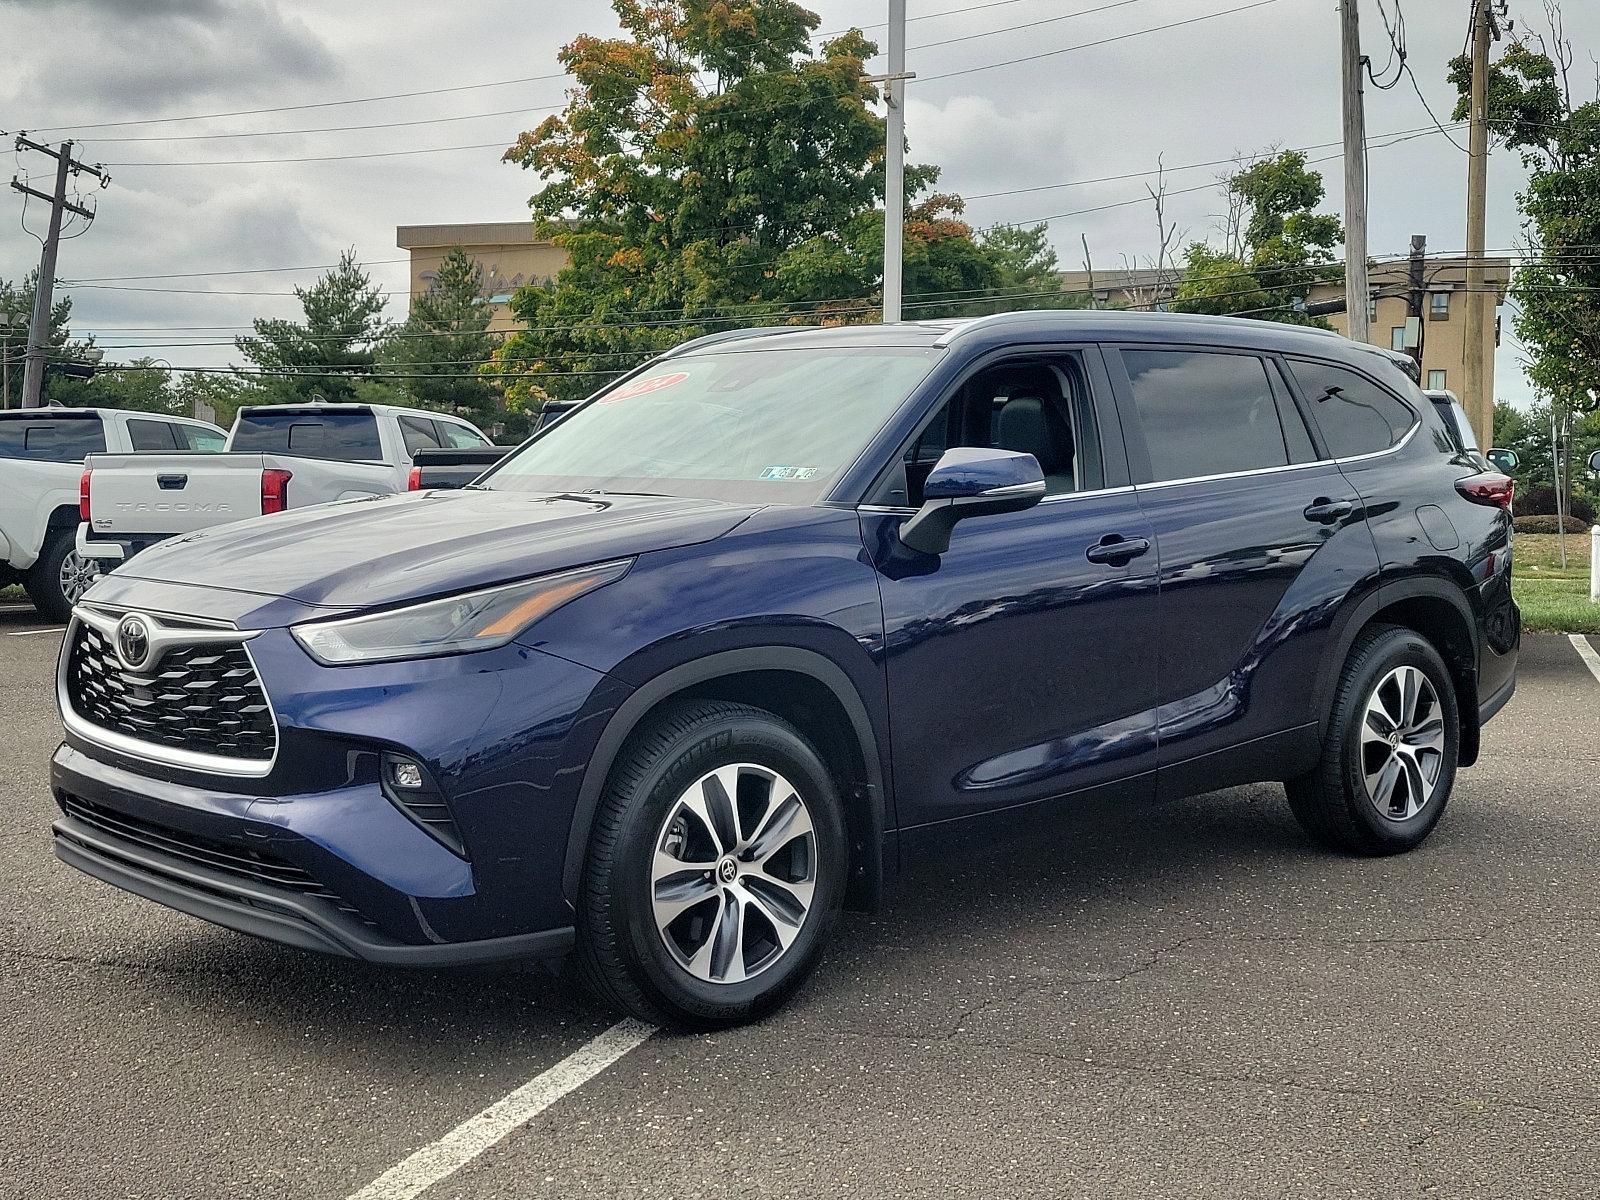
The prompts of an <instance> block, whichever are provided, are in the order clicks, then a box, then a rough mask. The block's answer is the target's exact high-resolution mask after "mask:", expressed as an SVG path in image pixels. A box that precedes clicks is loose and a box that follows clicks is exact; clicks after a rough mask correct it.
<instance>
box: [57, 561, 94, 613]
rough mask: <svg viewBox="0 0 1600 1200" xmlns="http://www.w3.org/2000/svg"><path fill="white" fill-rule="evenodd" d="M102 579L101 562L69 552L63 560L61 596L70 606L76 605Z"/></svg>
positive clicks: (60, 579)
mask: <svg viewBox="0 0 1600 1200" xmlns="http://www.w3.org/2000/svg"><path fill="white" fill-rule="evenodd" d="M99 578H100V561H99V560H98V559H94V558H84V557H82V556H81V555H80V554H79V553H78V552H77V551H76V550H68V551H67V556H66V557H65V558H63V559H62V560H61V575H60V578H59V583H60V584H61V594H62V596H64V597H65V598H66V601H67V603H68V604H69V605H72V604H76V603H77V602H78V601H79V600H80V599H81V598H82V596H83V594H84V593H85V592H87V591H88V590H89V589H90V588H91V587H92V586H93V585H94V583H95V581H96V580H98V579H99Z"/></svg>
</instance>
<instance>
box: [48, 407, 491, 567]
mask: <svg viewBox="0 0 1600 1200" xmlns="http://www.w3.org/2000/svg"><path fill="white" fill-rule="evenodd" d="M491 445H493V443H492V442H490V440H489V439H488V438H486V437H485V436H484V435H483V434H482V433H480V432H479V431H478V430H477V428H475V427H474V426H473V425H471V424H469V423H468V422H466V421H463V420H461V419H460V418H459V417H453V416H447V415H445V414H443V413H435V412H426V411H424V410H422V409H414V408H394V407H390V406H388V405H383V404H325V403H313V404H270V405H265V404H264V405H252V406H250V407H248V408H241V409H240V410H239V415H238V416H237V417H236V418H235V420H234V423H233V429H232V430H230V431H229V433H228V440H227V445H226V447H225V451H226V453H223V454H216V455H202V454H160V455H151V454H141V455H120V454H93V455H91V456H90V457H89V460H88V463H87V466H88V470H87V471H86V472H85V473H84V481H85V482H84V506H85V512H86V514H87V516H86V517H85V522H84V524H83V525H82V526H81V527H80V528H79V530H78V553H79V554H80V555H82V556H83V557H84V558H85V559H90V560H93V561H95V562H98V563H99V564H100V567H101V569H102V570H105V571H109V570H111V569H112V568H113V567H115V566H116V565H117V564H118V563H119V562H122V561H124V560H126V559H128V558H130V557H131V556H133V555H134V554H137V553H138V552H139V551H141V550H143V549H145V548H146V547H148V546H152V545H154V544H155V543H156V542H160V541H164V540H165V539H167V538H170V537H177V536H178V535H180V534H186V533H193V532H195V531H196V530H199V529H206V528H209V527H211V526H213V525H225V524H227V523H229V522H231V521H239V520H243V519H244V518H245V517H257V516H264V515H266V514H269V513H276V512H283V511H284V510H286V509H290V508H304V507H306V506H307V505H311V504H326V503H329V502H330V501H334V500H354V499H361V498H365V497H368V496H387V495H391V494H393V493H395V492H403V491H405V490H406V487H407V482H408V477H409V476H410V473H411V460H412V456H413V455H414V454H416V453H417V452H418V451H420V450H439V449H476V448H479V447H484V446H491Z"/></svg>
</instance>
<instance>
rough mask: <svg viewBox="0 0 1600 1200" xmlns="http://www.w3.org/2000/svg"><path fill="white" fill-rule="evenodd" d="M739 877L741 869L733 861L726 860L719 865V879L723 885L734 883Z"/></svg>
mask: <svg viewBox="0 0 1600 1200" xmlns="http://www.w3.org/2000/svg"><path fill="white" fill-rule="evenodd" d="M738 875H739V868H738V867H737V866H736V865H735V864H734V861H733V859H731V858H725V859H723V860H722V861H721V862H720V863H718V864H717V878H718V879H720V880H722V882H723V883H732V882H733V881H734V880H735V879H736V878H737V877H738Z"/></svg>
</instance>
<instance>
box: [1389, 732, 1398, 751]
mask: <svg viewBox="0 0 1600 1200" xmlns="http://www.w3.org/2000/svg"><path fill="white" fill-rule="evenodd" d="M1389 747H1390V748H1391V749H1393V750H1398V749H1400V731H1399V730H1396V731H1395V732H1393V733H1391V734H1390V735H1389Z"/></svg>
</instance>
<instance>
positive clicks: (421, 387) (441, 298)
mask: <svg viewBox="0 0 1600 1200" xmlns="http://www.w3.org/2000/svg"><path fill="white" fill-rule="evenodd" d="M489 318H490V309H489V306H488V305H487V304H485V303H484V302H483V268H482V267H480V266H479V265H478V263H477V262H476V261H475V260H473V259H472V258H471V257H469V256H468V255H467V253H466V251H464V250H463V249H461V247H459V246H457V247H455V248H454V249H452V250H451V251H450V253H449V254H447V255H446V256H445V259H444V262H443V263H442V264H441V265H440V267H439V272H438V274H437V276H435V278H434V280H433V285H432V286H431V287H430V288H429V289H428V290H427V291H426V292H424V293H422V295H420V296H416V297H414V298H413V299H412V301H411V315H410V316H409V317H408V318H407V319H406V321H405V323H404V324H403V325H401V326H400V327H399V328H397V329H396V330H395V331H394V332H393V333H391V334H390V335H389V337H388V339H387V340H386V341H385V343H384V347H383V350H382V351H381V352H380V354H379V356H378V357H379V363H380V369H381V373H382V375H383V376H384V377H385V378H386V379H393V380H394V381H395V382H396V383H398V384H399V385H400V386H401V387H403V388H404V389H405V390H406V392H407V393H408V394H409V396H410V397H411V399H412V400H413V401H414V402H415V403H417V404H418V405H420V406H421V407H424V408H431V409H435V410H437V411H440V412H451V413H456V414H458V415H460V416H464V417H467V418H469V419H471V420H473V421H475V422H477V423H478V424H480V425H485V424H488V423H490V421H491V419H492V418H493V417H494V416H495V415H496V414H497V412H498V411H499V408H500V403H501V401H500V393H499V390H498V389H497V388H496V387H495V386H494V385H493V384H492V383H491V382H489V381H488V380H487V379H486V378H484V377H483V376H481V375H480V373H479V369H480V368H481V367H482V366H483V364H485V363H487V362H488V361H489V358H490V356H491V355H492V354H493V352H494V350H495V347H496V346H497V345H498V344H499V339H498V338H497V337H495V336H493V335H491V334H490V333H489V331H488V330H489Z"/></svg>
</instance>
